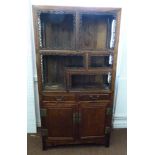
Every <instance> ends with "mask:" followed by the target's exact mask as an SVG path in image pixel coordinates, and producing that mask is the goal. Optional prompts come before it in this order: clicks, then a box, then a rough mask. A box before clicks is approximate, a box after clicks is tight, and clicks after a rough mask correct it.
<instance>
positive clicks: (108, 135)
mask: <svg viewBox="0 0 155 155" xmlns="http://www.w3.org/2000/svg"><path fill="white" fill-rule="evenodd" d="M109 146H110V134H106V136H105V147H109Z"/></svg>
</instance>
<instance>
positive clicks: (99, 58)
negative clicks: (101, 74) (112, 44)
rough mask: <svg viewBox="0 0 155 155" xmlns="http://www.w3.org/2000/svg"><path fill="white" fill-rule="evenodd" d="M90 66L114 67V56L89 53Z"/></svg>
mask: <svg viewBox="0 0 155 155" xmlns="http://www.w3.org/2000/svg"><path fill="white" fill-rule="evenodd" d="M88 61H89V67H90V68H100V67H112V64H113V56H112V55H111V54H110V55H104V54H102V55H101V54H100V55H93V54H90V55H89V60H88Z"/></svg>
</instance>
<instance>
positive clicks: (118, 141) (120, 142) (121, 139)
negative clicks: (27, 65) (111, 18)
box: [27, 129, 127, 155]
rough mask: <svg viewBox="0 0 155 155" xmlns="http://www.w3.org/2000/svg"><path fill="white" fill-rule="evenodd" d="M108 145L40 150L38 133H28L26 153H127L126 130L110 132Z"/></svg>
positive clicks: (42, 154)
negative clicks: (106, 146)
mask: <svg viewBox="0 0 155 155" xmlns="http://www.w3.org/2000/svg"><path fill="white" fill-rule="evenodd" d="M110 143H111V144H110V147H109V148H105V147H104V146H102V145H100V146H98V145H75V146H73V145H69V146H68V145H67V146H59V147H55V148H50V149H48V150H47V151H42V146H41V138H40V136H39V135H30V134H29V135H28V137H27V154H28V155H127V130H126V129H115V130H113V131H112V134H111V142H110Z"/></svg>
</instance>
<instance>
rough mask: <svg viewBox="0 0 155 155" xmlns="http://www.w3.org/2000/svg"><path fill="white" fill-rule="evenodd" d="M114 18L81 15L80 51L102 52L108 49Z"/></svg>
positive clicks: (98, 15) (99, 15)
mask: <svg viewBox="0 0 155 155" xmlns="http://www.w3.org/2000/svg"><path fill="white" fill-rule="evenodd" d="M113 19H114V17H113V16H111V15H103V14H91V13H90V14H81V25H80V49H86V50H104V49H106V48H110V40H111V37H112V36H111V34H112V33H111V32H112V29H111V28H112V21H113Z"/></svg>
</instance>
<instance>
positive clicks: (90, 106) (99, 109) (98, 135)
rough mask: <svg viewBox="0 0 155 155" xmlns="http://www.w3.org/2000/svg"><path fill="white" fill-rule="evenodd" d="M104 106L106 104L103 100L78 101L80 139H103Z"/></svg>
mask: <svg viewBox="0 0 155 155" xmlns="http://www.w3.org/2000/svg"><path fill="white" fill-rule="evenodd" d="M106 107H107V104H106V103H105V104H104V103H103V102H80V105H79V115H80V116H79V118H80V123H79V136H80V139H81V140H95V139H96V140H103V137H104V132H105V126H106Z"/></svg>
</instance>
